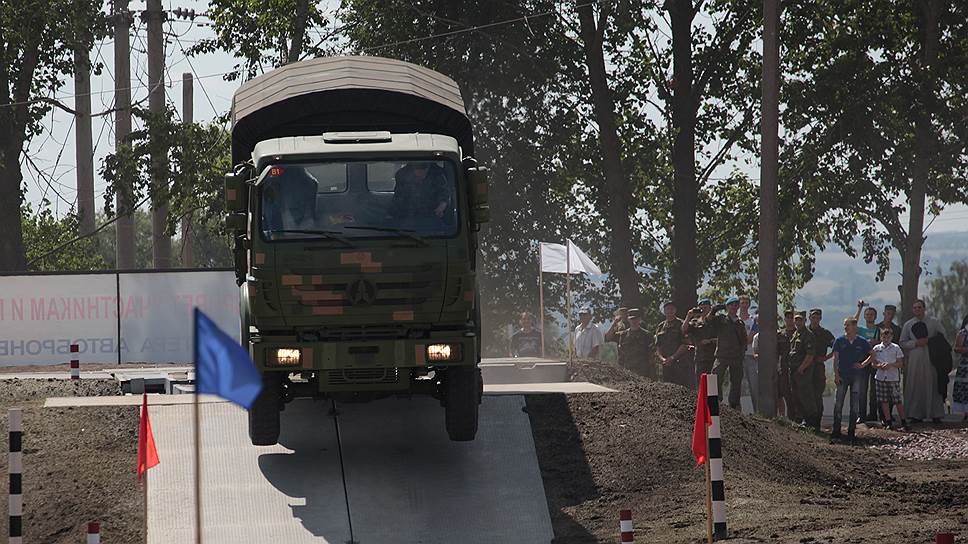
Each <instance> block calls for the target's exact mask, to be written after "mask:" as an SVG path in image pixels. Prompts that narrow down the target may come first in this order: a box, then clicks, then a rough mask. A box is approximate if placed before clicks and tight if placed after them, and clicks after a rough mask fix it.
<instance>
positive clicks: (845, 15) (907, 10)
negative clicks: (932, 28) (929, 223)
mask: <svg viewBox="0 0 968 544" xmlns="http://www.w3.org/2000/svg"><path fill="white" fill-rule="evenodd" d="M930 6H937V7H939V8H941V12H940V13H938V14H937V15H938V16H939V17H938V33H937V34H938V36H937V37H938V43H937V51H936V55H937V60H936V61H935V62H932V63H928V62H927V60H926V58H925V56H926V45H925V44H926V42H925V40H926V35H925V33H926V11H925V10H926V9H929V7H930ZM782 27H783V28H784V32H783V35H782V36H781V40H782V42H783V43H784V44H786V52H785V54H784V57H783V63H784V65H785V71H786V72H787V73H786V75H785V78H784V85H783V88H782V89H781V100H782V102H783V104H784V109H783V113H782V114H781V124H782V126H783V127H784V130H785V132H786V135H785V138H784V142H783V147H782V151H781V160H780V162H781V180H782V181H781V187H784V188H786V191H784V192H785V198H784V203H785V207H784V208H783V209H784V210H787V211H789V212H791V213H789V214H787V218H788V220H790V221H793V224H801V225H806V224H810V223H812V226H811V228H809V229H801V236H803V237H804V238H805V239H806V240H808V241H810V242H812V243H814V244H818V245H821V246H823V244H825V243H826V242H827V241H832V242H834V243H836V244H838V245H839V246H840V247H842V248H843V249H844V251H845V252H847V253H848V254H849V255H851V256H857V255H858V254H860V255H861V256H862V257H863V258H864V260H865V261H866V262H876V263H877V264H878V266H879V269H880V271H879V273H878V279H883V278H884V275H885V273H886V272H887V270H888V268H889V265H890V259H889V257H890V251H891V250H892V249H893V250H896V251H898V252H899V253H900V254H901V256H902V258H904V256H905V254H906V252H908V251H909V246H910V243H911V242H912V241H913V242H914V243H915V244H916V246H915V247H916V248H918V249H919V248H920V242H921V240H922V236H923V234H922V232H919V231H920V227H919V228H918V231H916V232H909V230H910V229H909V228H908V227H907V226H905V225H904V224H902V222H901V219H902V216H903V215H905V214H907V213H908V212H910V211H911V209H910V206H911V205H912V204H911V203H912V202H914V201H913V200H911V198H912V196H915V193H916V191H915V188H916V187H917V185H916V182H918V180H919V177H920V176H919V174H918V172H917V167H918V165H919V161H925V162H926V163H927V164H928V165H929V166H928V168H927V169H926V176H925V179H924V180H923V186H924V191H925V193H926V197H927V207H928V211H929V213H930V214H931V215H937V214H938V213H939V212H940V211H941V209H942V208H943V207H944V206H945V205H947V204H950V203H953V202H968V184H966V183H965V181H964V180H965V176H966V174H968V157H966V154H965V149H966V146H968V131H966V128H965V123H964V120H965V119H966V118H968V102H966V101H965V99H964V97H965V96H966V94H968V71H966V70H965V69H964V67H965V66H966V65H968V5H965V3H964V2H935V1H933V0H932V1H926V2H902V3H900V4H899V3H897V2H890V1H887V0H849V1H839V0H838V1H832V0H831V1H826V0H812V1H808V2H795V3H791V4H788V5H787V7H786V11H785V14H784V24H783V25H782ZM935 82H937V83H936V84H935ZM919 123H922V124H920V125H919ZM928 154H929V155H930V156H926V155H928ZM781 215H783V214H782V213H781ZM791 227H792V225H791ZM781 232H782V230H781ZM857 237H860V238H861V240H862V245H861V247H860V248H859V249H860V251H859V253H858V249H857V248H855V247H853V241H854V239H855V238H857ZM912 239H913V240H912ZM914 262H915V264H916V263H917V260H915V261H914ZM807 264H809V265H811V266H812V261H805V262H804V265H805V266H806V265H807ZM905 268H906V269H905V270H904V271H903V272H904V274H905V276H907V279H906V280H905V281H909V280H911V279H913V280H914V281H915V282H916V279H917V277H918V275H919V273H920V270H919V267H918V266H911V267H905ZM909 302H910V301H908V303H909Z"/></svg>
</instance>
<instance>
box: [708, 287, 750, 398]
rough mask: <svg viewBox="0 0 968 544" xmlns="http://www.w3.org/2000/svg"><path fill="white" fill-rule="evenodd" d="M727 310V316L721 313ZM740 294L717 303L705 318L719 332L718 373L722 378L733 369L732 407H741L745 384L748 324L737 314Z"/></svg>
mask: <svg viewBox="0 0 968 544" xmlns="http://www.w3.org/2000/svg"><path fill="white" fill-rule="evenodd" d="M723 309H725V310H726V315H719V314H718V313H717V312H719V311H720V310H723ZM737 312H739V297H735V296H731V297H729V298H728V299H726V304H723V305H717V306H713V308H712V311H711V312H710V313H709V316H707V317H705V318H704V319H703V321H704V322H705V324H706V325H707V326H710V327H711V328H712V330H713V331H715V333H716V361H715V362H714V363H713V372H715V373H716V374H717V375H718V376H719V377H720V381H722V377H723V376H724V375H725V374H726V372H727V371H728V372H729V406H730V407H731V408H735V409H739V408H740V404H739V399H740V395H741V394H742V386H743V357H744V356H745V355H746V345H747V343H746V325H744V324H743V321H742V320H741V319H740V318H739V316H738V315H737Z"/></svg>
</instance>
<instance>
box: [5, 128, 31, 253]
mask: <svg viewBox="0 0 968 544" xmlns="http://www.w3.org/2000/svg"><path fill="white" fill-rule="evenodd" d="M8 137H9V136H8ZM4 147H5V149H0V232H2V233H3V235H2V236H0V271H3V272H19V271H22V270H26V269H27V260H26V255H25V254H24V233H23V224H21V222H20V206H21V204H22V199H21V194H20V184H21V183H22V182H23V175H22V174H21V173H20V146H19V145H16V146H15V145H6V146H4Z"/></svg>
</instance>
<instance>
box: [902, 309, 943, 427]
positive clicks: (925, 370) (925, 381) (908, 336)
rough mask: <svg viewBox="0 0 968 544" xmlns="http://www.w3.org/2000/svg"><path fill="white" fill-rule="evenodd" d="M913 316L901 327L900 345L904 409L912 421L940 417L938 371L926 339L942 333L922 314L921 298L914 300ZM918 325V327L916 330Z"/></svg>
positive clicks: (933, 321)
mask: <svg viewBox="0 0 968 544" xmlns="http://www.w3.org/2000/svg"><path fill="white" fill-rule="evenodd" d="M911 310H913V311H914V317H913V318H911V319H909V320H908V321H907V322H906V323H904V327H903V328H902V329H901V342H900V344H901V347H902V348H904V351H905V352H906V353H907V357H905V359H906V362H905V364H904V411H905V412H907V415H908V418H909V419H911V420H912V421H914V422H918V421H922V420H926V419H930V420H933V421H941V418H942V417H943V416H944V400H943V399H942V397H941V392H940V391H938V373H937V371H936V370H935V369H934V366H933V365H932V364H931V357H930V355H929V353H928V339H929V338H931V337H932V336H934V335H936V334H938V333H942V334H944V329H943V328H942V327H941V323H939V322H938V320H937V319H935V318H933V317H927V316H926V315H925V311H924V310H925V308H924V302H923V301H920V300H918V301H916V302H915V303H914V304H913V305H912V306H911ZM919 329H920V330H919Z"/></svg>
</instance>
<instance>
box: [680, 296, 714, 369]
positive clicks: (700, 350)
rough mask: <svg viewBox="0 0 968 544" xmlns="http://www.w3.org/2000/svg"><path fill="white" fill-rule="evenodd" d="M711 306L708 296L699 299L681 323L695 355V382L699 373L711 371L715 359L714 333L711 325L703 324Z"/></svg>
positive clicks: (683, 332)
mask: <svg viewBox="0 0 968 544" xmlns="http://www.w3.org/2000/svg"><path fill="white" fill-rule="evenodd" d="M712 307H713V303H712V301H711V300H709V299H708V298H704V299H702V300H700V301H699V306H697V307H695V308H693V309H691V310H689V313H687V314H686V319H685V320H684V321H683V323H682V334H684V335H685V337H686V340H687V341H688V342H689V345H690V349H691V350H692V352H693V356H694V357H695V370H696V381H695V382H694V383H695V384H698V383H699V376H700V375H702V374H709V373H710V372H712V370H713V362H714V361H715V360H716V334H715V331H713V328H712V327H707V326H706V325H705V321H704V320H705V318H706V317H708V316H709V313H710V312H711V311H712Z"/></svg>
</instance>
